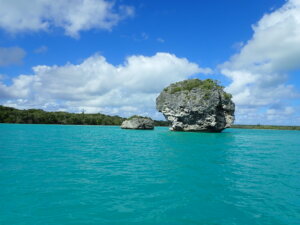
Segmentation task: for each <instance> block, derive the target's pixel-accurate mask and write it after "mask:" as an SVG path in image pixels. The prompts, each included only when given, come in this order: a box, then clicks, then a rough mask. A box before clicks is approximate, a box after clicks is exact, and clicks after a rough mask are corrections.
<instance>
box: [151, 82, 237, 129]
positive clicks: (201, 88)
mask: <svg viewBox="0 0 300 225" xmlns="http://www.w3.org/2000/svg"><path fill="white" fill-rule="evenodd" d="M231 98H232V96H231V94H229V93H226V92H225V91H224V90H223V87H222V86H220V85H218V83H217V81H214V80H211V79H206V80H199V79H191V80H185V81H181V82H177V83H174V84H171V85H170V86H168V87H166V88H165V89H164V90H163V91H162V92H161V93H160V95H159V96H158V97H157V99H156V108H157V110H158V111H159V112H162V113H163V115H164V116H165V118H166V119H167V120H168V121H170V122H171V124H172V125H171V128H170V130H173V131H200V132H201V131H202V132H221V131H222V130H224V129H225V128H228V127H230V126H231V125H232V123H233V122H234V110H235V105H234V103H233V102H232V100H231Z"/></svg>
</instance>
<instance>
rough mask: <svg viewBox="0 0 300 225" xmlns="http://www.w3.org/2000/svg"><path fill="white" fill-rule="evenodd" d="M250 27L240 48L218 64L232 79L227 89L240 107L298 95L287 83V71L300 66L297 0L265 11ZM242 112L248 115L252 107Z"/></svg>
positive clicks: (299, 6) (299, 1)
mask: <svg viewBox="0 0 300 225" xmlns="http://www.w3.org/2000/svg"><path fill="white" fill-rule="evenodd" d="M253 31H254V34H253V36H252V38H251V40H249V41H248V42H247V43H245V44H244V45H243V46H242V47H241V49H240V52H239V53H237V54H236V55H234V56H233V57H231V59H230V60H229V61H227V62H225V63H224V64H223V65H221V66H220V68H221V72H222V73H223V74H224V75H225V76H227V77H228V78H229V79H230V80H231V81H232V83H231V84H230V85H229V86H228V87H227V91H229V92H231V93H232V94H233V96H234V98H233V99H234V101H235V102H236V104H237V105H238V106H239V108H240V109H241V107H244V109H249V107H250V108H253V107H257V108H259V107H267V108H268V107H269V108H270V107H272V105H274V104H281V103H283V101H285V100H286V99H293V98H299V97H300V95H299V93H298V92H297V91H296V90H295V88H294V87H293V86H292V85H289V84H288V79H289V76H288V75H289V73H290V72H292V71H296V70H299V69H300V61H299V59H300V0H290V1H288V2H286V3H285V4H284V5H283V6H282V7H281V8H280V9H278V10H276V11H274V12H272V13H270V14H266V15H264V16H263V17H262V18H261V19H260V21H259V22H258V23H257V24H256V25H254V26H253ZM247 112H248V114H247ZM244 113H245V115H248V116H249V117H251V115H250V114H251V110H248V111H247V110H246V111H245V112H244ZM278 113H282V114H284V113H283V112H282V111H280V112H278Z"/></svg>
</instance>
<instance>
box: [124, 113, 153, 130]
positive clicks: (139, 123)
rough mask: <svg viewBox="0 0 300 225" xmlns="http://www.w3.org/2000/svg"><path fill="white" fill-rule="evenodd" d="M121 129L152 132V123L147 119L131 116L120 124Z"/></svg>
mask: <svg viewBox="0 0 300 225" xmlns="http://www.w3.org/2000/svg"><path fill="white" fill-rule="evenodd" d="M121 128H122V129H136V130H153V129H154V121H153V120H152V119H151V118H149V117H142V116H132V117H130V118H128V119H127V120H125V121H124V122H123V123H122V125H121Z"/></svg>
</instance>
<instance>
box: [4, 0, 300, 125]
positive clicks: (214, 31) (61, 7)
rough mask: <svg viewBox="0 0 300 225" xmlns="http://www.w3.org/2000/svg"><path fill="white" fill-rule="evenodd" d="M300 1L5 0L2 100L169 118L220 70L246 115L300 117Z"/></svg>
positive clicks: (253, 119)
mask: <svg viewBox="0 0 300 225" xmlns="http://www.w3.org/2000/svg"><path fill="white" fill-rule="evenodd" d="M299 75H300V0H251V1H249V0H226V1H224V0H209V1H208V0H190V1H184V0H164V1H161V0H114V1H111V0H61V1H52V0H31V1H27V0H0V104H1V105H5V106H11V107H15V108H18V109H28V108H40V109H44V110H46V111H67V112H81V111H82V110H84V111H85V112H86V113H104V114H109V115H120V116H125V117H127V116H131V115H134V114H139V115H144V116H151V117H152V118H154V119H163V115H162V114H161V113H159V112H157V110H156V109H155V99H156V97H157V96H158V94H159V93H160V91H161V90H162V89H163V88H164V87H166V86H168V85H169V84H170V83H174V82H177V81H181V80H185V79H190V78H199V79H207V78H211V79H216V80H219V81H220V82H221V84H222V85H223V86H225V90H226V91H227V92H229V93H231V94H232V95H233V101H234V102H235V104H236V112H235V115H236V121H235V123H236V124H273V125H300V104H299V103H300V101H299V100H300V76H299Z"/></svg>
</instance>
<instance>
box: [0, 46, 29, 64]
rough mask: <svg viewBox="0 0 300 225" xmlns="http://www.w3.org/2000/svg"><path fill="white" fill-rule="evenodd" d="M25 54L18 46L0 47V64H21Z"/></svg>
mask: <svg viewBox="0 0 300 225" xmlns="http://www.w3.org/2000/svg"><path fill="white" fill-rule="evenodd" d="M25 55H26V52H25V51H24V50H23V49H22V48H19V47H9V48H1V47H0V66H9V65H18V64H21V63H22V62H23V58H24V57H25Z"/></svg>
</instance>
